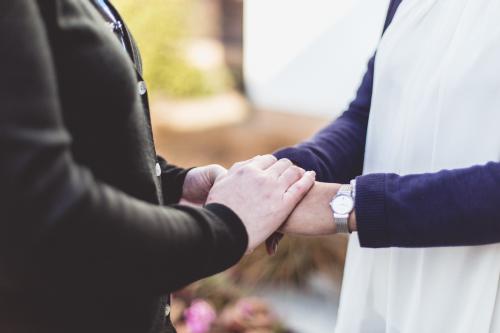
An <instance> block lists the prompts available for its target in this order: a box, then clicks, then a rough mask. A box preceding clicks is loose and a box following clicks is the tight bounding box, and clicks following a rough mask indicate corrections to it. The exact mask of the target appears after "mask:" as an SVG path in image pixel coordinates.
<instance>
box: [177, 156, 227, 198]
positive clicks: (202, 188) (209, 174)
mask: <svg viewBox="0 0 500 333" xmlns="http://www.w3.org/2000/svg"><path fill="white" fill-rule="evenodd" d="M226 173H227V170H226V168H224V167H222V166H220V165H217V164H212V165H207V166H204V167H199V168H194V169H192V170H190V171H189V172H188V173H187V175H186V179H185V181H184V186H183V188H182V200H185V201H187V202H189V203H192V204H197V205H203V204H205V202H206V201H207V197H208V193H209V192H210V189H211V188H212V186H213V185H214V183H215V180H216V179H217V178H218V177H220V176H223V175H225V174H226Z"/></svg>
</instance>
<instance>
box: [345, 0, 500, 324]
mask: <svg viewBox="0 0 500 333" xmlns="http://www.w3.org/2000/svg"><path fill="white" fill-rule="evenodd" d="M499 157H500V0H404V1H403V3H402V4H401V5H400V8H399V10H398V12H397V14H396V16H395V18H394V21H393V23H392V25H391V26H390V27H389V29H388V30H387V31H386V33H385V35H384V37H383V38H382V40H381V42H380V45H379V49H378V54H377V60H376V65H375V75H374V87H373V100H372V107H371V114H370V121H369V127H368V138H367V146H366V156H365V167H364V173H366V174H369V173H374V172H394V173H397V174H400V175H405V174H410V173H424V172H435V171H438V170H441V169H453V168H461V167H468V166H472V165H475V164H484V163H486V162H488V161H498V160H499ZM499 190H500V189H499ZM463 204H464V205H467V202H464V203H463ZM499 207H500V203H499ZM442 209H448V207H442ZM473 223H474V221H471V232H473V230H474V228H473V227H472V226H473ZM499 223H500V222H499ZM429 232H432V230H429ZM499 278H500V245H499V244H495V245H489V246H476V247H458V248H436V249H397V248H394V249H381V250H374V249H363V248H361V247H360V246H359V241H358V238H357V236H356V235H353V236H352V237H351V240H350V244H349V250H348V258H347V265H346V269H345V274H344V282H343V289H342V296H341V304H340V310H339V317H338V323H337V328H336V332H337V333H358V332H359V333H380V332H384V333H426V332H439V333H444V332H446V333H447V332H451V333H488V332H489V333H500V292H499Z"/></svg>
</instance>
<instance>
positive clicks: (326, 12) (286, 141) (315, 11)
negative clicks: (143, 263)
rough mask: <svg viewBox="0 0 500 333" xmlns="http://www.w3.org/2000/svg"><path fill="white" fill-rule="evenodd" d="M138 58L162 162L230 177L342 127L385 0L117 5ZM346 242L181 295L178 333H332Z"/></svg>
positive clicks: (281, 255) (257, 260) (254, 265)
mask: <svg viewBox="0 0 500 333" xmlns="http://www.w3.org/2000/svg"><path fill="white" fill-rule="evenodd" d="M113 3H114V4H115V6H116V7H117V8H118V9H119V11H120V12H121V14H122V15H123V17H124V19H125V20H126V21H127V24H128V25H129V27H130V28H131V30H132V32H133V33H134V36H135V38H136V39H137V42H138V44H139V47H140V49H141V52H142V57H143V62H144V68H145V77H146V82H147V84H148V87H149V91H150V93H151V98H152V101H151V105H152V119H153V127H154V134H155V141H156V145H157V148H158V151H159V153H160V154H162V155H163V156H165V157H167V158H168V160H169V161H170V162H173V163H175V164H178V165H181V166H186V167H187V166H196V165H204V164H211V163H220V164H222V165H224V166H226V167H229V166H231V165H232V164H233V163H234V162H237V161H239V160H244V159H248V158H249V157H252V156H254V155H257V154H265V153H270V152H273V151H274V150H276V149H278V148H280V147H283V146H289V145H293V144H295V143H297V142H299V141H301V140H303V139H305V138H307V137H309V136H311V135H312V134H313V133H314V132H315V131H317V130H318V129H320V128H322V127H323V126H325V125H326V124H328V123H329V122H330V121H332V120H333V119H334V118H335V117H337V116H338V115H339V114H340V112H342V110H344V109H345V108H346V106H347V104H348V103H349V102H350V101H351V100H352V98H353V97H354V94H355V91H356V88H357V86H358V85H359V83H360V81H361V78H362V75H363V73H364V70H365V67H366V63H367V60H368V58H369V57H370V56H371V54H372V53H373V52H374V50H375V48H376V45H377V42H378V39H379V36H380V34H381V31H382V25H383V21H384V18H385V13H386V10H387V6H388V3H389V1H388V0H245V1H242V0H145V1H136V0H114V1H113ZM346 245H347V239H346V238H344V237H342V236H333V237H326V238H321V239H307V238H291V237H287V238H285V240H284V241H283V242H282V243H281V245H280V248H279V251H278V254H277V255H276V256H275V257H272V258H270V257H268V256H267V255H266V254H265V251H264V250H263V249H259V250H258V251H256V252H255V253H253V254H252V255H251V256H248V257H246V258H244V259H243V261H242V262H241V263H240V264H239V265H238V266H237V267H235V268H233V269H231V270H229V271H227V272H225V273H222V274H219V275H218V276H215V277H213V278H210V279H207V280H205V281H202V282H199V283H196V284H194V285H192V286H189V287H187V288H186V289H184V290H182V291H179V292H178V293H177V294H176V296H175V299H174V303H173V304H174V306H173V315H172V317H173V319H174V321H175V323H176V326H177V328H178V330H179V332H180V333H187V332H191V333H209V332H218V333H225V332H238V333H239V332H244V333H271V332H297V333H327V332H332V331H333V328H334V325H335V318H336V312H337V307H338V300H339V294H340V288H341V278H342V272H343V267H344V261H345V255H346Z"/></svg>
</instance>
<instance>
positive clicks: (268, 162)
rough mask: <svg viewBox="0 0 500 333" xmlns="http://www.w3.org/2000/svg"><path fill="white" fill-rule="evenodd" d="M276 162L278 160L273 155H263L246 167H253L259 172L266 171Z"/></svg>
mask: <svg viewBox="0 0 500 333" xmlns="http://www.w3.org/2000/svg"><path fill="white" fill-rule="evenodd" d="M277 161H278V159H277V158H276V157H274V156H273V155H263V156H258V157H255V158H254V159H253V160H252V161H250V162H249V163H248V165H253V166H254V167H256V168H258V169H260V170H266V169H267V168H269V167H270V166H272V165H274V164H275V163H276V162H277Z"/></svg>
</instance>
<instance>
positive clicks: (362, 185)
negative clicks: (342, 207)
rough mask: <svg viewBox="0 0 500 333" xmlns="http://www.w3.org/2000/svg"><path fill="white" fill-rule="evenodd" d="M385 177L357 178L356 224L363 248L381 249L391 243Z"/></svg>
mask: <svg viewBox="0 0 500 333" xmlns="http://www.w3.org/2000/svg"><path fill="white" fill-rule="evenodd" d="M385 184H386V180H385V175H384V174H371V175H366V176H361V177H358V178H356V224H357V229H358V237H359V242H360V244H361V246H362V247H369V248H381V247H388V246H390V243H391V241H390V240H391V237H390V233H389V224H388V222H387V214H386V209H385V187H386V186H385Z"/></svg>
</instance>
